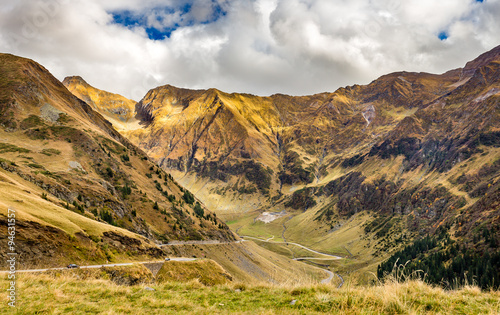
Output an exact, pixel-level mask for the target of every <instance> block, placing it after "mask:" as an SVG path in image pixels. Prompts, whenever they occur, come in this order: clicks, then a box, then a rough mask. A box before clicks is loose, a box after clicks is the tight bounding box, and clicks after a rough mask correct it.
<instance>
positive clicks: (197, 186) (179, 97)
mask: <svg viewBox="0 0 500 315" xmlns="http://www.w3.org/2000/svg"><path fill="white" fill-rule="evenodd" d="M458 76H459V72H457V71H455V72H451V73H447V74H445V75H441V76H436V75H427V74H411V73H397V74H392V75H388V76H386V77H382V78H381V79H379V80H377V81H375V82H374V83H372V84H371V85H369V86H366V87H360V86H354V87H351V88H346V89H340V90H338V91H337V92H335V93H323V94H318V95H313V96H304V97H291V96H287V95H273V96H271V97H258V96H253V95H245V94H227V93H223V92H221V91H218V90H215V89H211V90H207V91H193V90H186V89H178V88H175V87H172V86H163V87H159V88H156V89H153V90H151V91H150V92H149V93H148V94H147V95H146V96H145V97H144V98H143V99H142V100H141V101H140V102H139V103H138V104H137V107H136V113H137V118H138V119H140V120H141V121H142V123H143V124H144V125H146V127H145V128H140V129H132V130H128V131H125V132H124V133H123V134H124V135H126V136H127V137H128V138H129V139H130V140H131V141H132V142H134V143H136V144H137V145H139V146H140V147H141V148H143V149H144V150H146V151H147V152H148V154H149V155H150V156H152V157H153V158H154V159H155V160H157V161H158V162H159V165H160V166H162V167H164V168H167V169H169V170H170V171H172V173H173V175H174V176H175V178H176V179H177V180H179V181H181V183H183V184H184V185H186V186H187V187H190V188H191V189H192V190H193V191H195V192H196V195H197V196H198V197H199V198H200V199H201V200H203V201H204V202H205V203H206V204H207V205H209V206H210V207H211V208H213V209H215V210H216V211H219V212H220V211H222V210H234V205H235V204H236V205H238V208H239V209H240V210H241V211H245V210H253V209H259V208H266V207H270V206H272V204H274V203H275V201H277V200H280V198H281V196H282V194H283V193H284V194H287V193H288V192H289V191H292V190H294V189H297V187H301V186H303V185H304V184H311V183H315V182H318V181H319V180H321V179H322V178H324V177H325V175H326V174H327V172H326V169H327V168H328V167H329V166H331V165H332V164H334V163H336V162H337V161H338V160H339V158H342V157H345V156H346V155H348V154H349V153H351V152H352V153H353V154H354V153H355V152H358V151H359V149H360V148H363V147H366V146H368V145H370V144H371V143H372V142H373V141H374V140H375V139H377V138H379V137H383V136H384V135H386V134H387V133H388V132H389V131H390V130H391V127H392V126H394V125H395V124H397V123H398V122H399V121H401V120H402V119H403V118H404V117H406V116H408V115H410V114H412V113H413V112H414V111H416V110H417V108H418V106H422V104H423V103H426V102H428V101H431V100H433V99H435V98H437V97H438V96H439V95H442V94H443V93H446V92H448V91H450V90H451V89H452V88H451V87H449V85H450V84H452V83H454V82H455V81H456V80H457V79H458ZM380 91H384V93H380ZM242 195H243V196H244V195H246V196H245V197H244V198H242Z"/></svg>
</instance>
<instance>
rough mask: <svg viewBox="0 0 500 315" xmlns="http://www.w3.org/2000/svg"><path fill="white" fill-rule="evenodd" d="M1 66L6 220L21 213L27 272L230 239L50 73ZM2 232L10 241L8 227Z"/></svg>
mask: <svg viewBox="0 0 500 315" xmlns="http://www.w3.org/2000/svg"><path fill="white" fill-rule="evenodd" d="M0 61H1V62H0V124H1V126H2V128H0V185H1V186H2V188H3V189H2V190H1V192H0V195H1V197H2V198H0V206H1V209H0V220H1V221H2V222H6V217H7V212H8V209H9V208H11V209H14V210H16V211H17V215H16V220H17V221H16V224H17V227H18V235H17V236H16V240H17V243H16V246H17V247H16V250H17V251H18V253H19V254H21V255H23V257H24V256H26V259H24V260H23V262H24V263H25V264H26V265H33V264H36V263H37V261H38V263H39V262H40V261H43V262H50V263H51V264H53V265H57V264H59V263H64V262H68V261H71V260H76V261H86V260H91V261H106V260H113V259H114V258H115V256H116V255H122V254H127V255H152V256H154V257H157V256H159V255H161V251H160V250H159V249H158V248H157V247H156V245H154V244H153V242H166V241H168V240H186V239H190V240H192V239H194V240H201V239H219V240H232V239H234V236H233V234H232V233H231V232H230V231H229V229H228V228H227V227H226V225H225V224H224V223H223V222H222V221H221V220H219V219H218V218H217V217H216V215H214V214H212V213H211V212H210V211H209V210H208V209H207V208H206V207H205V206H204V205H203V204H200V202H199V201H198V200H196V199H195V198H194V196H193V195H192V194H191V193H190V192H189V191H188V190H186V189H184V188H183V187H181V186H180V185H179V184H178V183H177V182H176V181H175V180H174V179H173V178H172V177H171V176H170V175H169V174H167V173H166V172H165V171H164V170H162V169H160V168H159V167H157V166H156V165H155V164H154V163H152V162H151V161H150V160H149V158H148V157H147V156H146V155H145V153H144V152H143V151H142V150H140V149H138V148H137V147H135V146H134V145H133V144H131V143H130V142H129V141H128V140H126V139H125V138H123V137H122V136H121V135H120V134H119V133H118V132H117V131H116V130H115V129H114V128H113V127H112V125H111V124H110V123H109V122H108V121H106V120H105V119H104V118H103V117H102V116H101V115H100V114H99V113H97V112H95V111H93V110H92V108H91V107H90V106H89V105H88V104H86V103H84V102H83V101H81V100H79V99H78V98H76V97H75V96H74V95H72V94H71V93H70V92H69V91H68V90H67V89H66V88H65V87H64V86H63V85H62V83H61V82H59V81H58V80H57V79H55V78H54V77H53V76H52V75H51V74H50V73H49V72H48V71H47V70H46V69H44V68H43V67H42V66H40V65H39V64H37V63H36V62H34V61H31V60H28V59H24V58H19V57H16V56H12V55H7V54H1V55H0ZM0 229H1V230H2V231H3V233H1V234H0V235H1V236H0V240H1V241H2V242H6V236H7V233H6V229H7V226H6V224H2V225H1V227H0ZM127 230H128V231H130V232H128V231H127ZM0 250H1V252H2V254H4V253H5V250H6V248H5V247H3V246H2V247H1V249H0ZM137 258H139V257H137ZM2 264H3V263H2Z"/></svg>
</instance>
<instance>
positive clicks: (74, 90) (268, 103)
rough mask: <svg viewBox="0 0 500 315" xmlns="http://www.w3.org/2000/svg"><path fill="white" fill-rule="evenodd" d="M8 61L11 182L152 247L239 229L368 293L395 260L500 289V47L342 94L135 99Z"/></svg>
mask: <svg viewBox="0 0 500 315" xmlns="http://www.w3.org/2000/svg"><path fill="white" fill-rule="evenodd" d="M1 59H2V63H1V64H2V66H1V69H0V73H1V74H2V76H1V81H0V104H1V111H0V112H1V117H0V123H1V124H2V126H3V128H4V131H3V132H2V137H4V138H5V139H6V140H5V141H4V144H3V145H2V146H3V148H2V150H1V151H0V152H1V153H2V158H3V160H2V162H1V163H0V165H2V168H3V169H4V170H5V172H2V178H3V180H2V184H3V185H14V183H15V178H12V176H14V175H11V174H15V176H21V177H23V176H24V177H23V178H25V177H27V178H29V179H28V181H29V182H31V183H34V184H35V185H36V186H37V187H39V188H37V189H42V190H44V191H47V192H49V193H50V196H49V195H47V196H46V198H47V197H48V199H51V198H52V199H54V198H58V202H59V203H61V201H59V200H62V204H60V205H58V207H60V208H64V206H65V205H66V208H75V209H81V208H82V207H83V210H80V211H81V212H82V214H84V215H86V216H87V217H88V219H93V220H95V219H97V220H105V221H106V220H107V221H112V222H113V223H115V225H117V226H119V227H120V228H124V229H126V230H128V231H132V232H135V233H139V234H141V235H142V236H144V237H145V239H144V240H143V241H144V242H148V240H149V241H150V242H151V240H153V241H154V240H156V241H159V240H170V239H213V238H215V239H221V240H233V239H235V238H236V237H237V236H235V235H234V233H233V232H237V233H239V234H241V235H243V234H245V235H249V236H254V237H261V238H268V237H274V238H275V239H276V240H282V241H284V242H287V241H295V242H299V241H300V242H301V244H305V245H307V246H310V247H313V248H315V249H317V250H321V251H324V252H329V253H333V254H338V255H340V256H343V257H347V258H348V259H344V260H342V261H335V262H333V261H332V262H331V266H333V267H335V268H336V269H337V270H339V271H341V272H344V273H351V272H358V273H360V274H362V275H364V277H365V280H366V279H368V278H369V277H370V276H369V275H368V276H367V274H368V273H367V272H366V271H375V270H377V271H378V276H379V277H383V276H384V274H385V273H386V272H388V271H390V270H391V269H392V266H393V265H394V264H395V263H397V261H398V259H400V260H405V261H409V262H410V264H409V265H408V269H409V270H424V271H425V272H427V273H428V274H429V277H430V278H431V279H433V281H434V282H436V283H439V282H440V281H443V279H445V280H447V281H448V280H449V279H453V277H454V276H455V277H457V275H458V278H460V277H461V274H464V273H467V272H468V274H469V276H470V277H471V278H470V279H479V280H477V281H478V282H479V284H480V285H481V286H483V287H488V286H491V285H494V283H498V281H500V270H499V268H498V266H499V265H500V264H499V262H498V261H497V259H500V255H499V254H498V253H499V250H498V248H499V245H500V232H499V231H500V205H499V203H500V189H499V188H500V183H499V181H498V179H499V176H500V159H499V157H500V148H499V147H500V128H499V118H500V117H499V114H500V110H499V109H500V107H499V99H500V46H499V47H496V48H494V49H493V50H491V51H489V52H486V53H484V54H483V55H481V56H479V57H478V58H476V59H474V60H473V61H470V62H468V63H467V64H466V65H465V66H464V67H463V68H459V69H454V70H450V71H448V72H446V73H443V74H439V75H437V74H429V73H412V72H397V73H391V74H388V75H384V76H382V77H380V78H378V79H376V80H374V81H373V82H371V83H370V84H368V85H363V86H361V85H354V86H350V87H344V88H339V89H338V90H336V91H335V92H333V93H330V92H325V93H321V94H315V95H309V96H289V95H282V94H276V95H271V96H267V97H262V96H255V95H250V94H241V93H225V92H222V91H219V90H217V89H208V90H191V89H183V88H177V87H174V86H171V85H165V86H160V87H157V88H154V89H152V90H150V91H149V92H148V93H147V94H146V95H145V96H144V97H143V98H142V99H141V100H140V101H139V102H135V101H132V100H129V99H126V98H125V97H123V96H120V95H117V94H113V93H109V92H106V91H102V90H99V89H97V88H95V87H92V86H91V85H89V84H88V83H87V82H85V80H84V79H83V78H81V77H68V78H66V79H64V81H63V82H62V83H61V82H59V81H58V80H56V79H55V78H54V77H52V76H51V75H50V74H49V73H48V71H46V70H45V69H44V68H43V67H41V66H40V65H38V64H36V63H35V62H33V61H30V60H27V59H22V58H18V57H14V56H11V55H1ZM19 143H22V144H23V145H22V146H21V145H20V144H19ZM36 146H38V148H41V147H43V148H44V149H42V150H40V149H32V147H36ZM45 147H46V149H45ZM26 150H27V151H26ZM43 150H46V151H45V153H44V151H43ZM47 150H48V151H47ZM57 152H59V153H57ZM28 153H30V154H31V155H29V154H28ZM29 157H32V159H30V158H29ZM45 161H46V164H44V163H42V162H45ZM50 163H52V164H50ZM68 168H69V169H70V170H68ZM34 173H36V174H35V175H33V174H34ZM30 176H31V177H30ZM16 179H17V177H16ZM47 187H49V188H48V189H47ZM18 189H19V191H20V192H22V191H23V188H22V187H21V186H19V188H18ZM42 190H40V192H41V191H42ZM46 201H47V200H45V201H43V203H45V202H46ZM13 202H14V201H13ZM37 202H38V201H37ZM39 202H42V201H39ZM64 203H66V204H64ZM19 208H22V206H21V205H19ZM26 213H27V214H30V215H34V214H33V213H32V212H29V211H28V210H26ZM263 213H267V214H265V215H269V213H271V216H272V217H273V219H272V220H271V222H270V223H264V222H262V221H259V220H258V218H259V217H261V216H262V215H263ZM38 219H40V218H38ZM42 220H46V221H47V222H50V221H49V220H48V219H42ZM223 221H224V222H225V223H224V222H223ZM226 223H227V225H229V227H230V228H231V229H232V230H233V232H231V231H230V230H229V229H228V227H227V225H226ZM85 233H86V232H85V231H84V232H82V234H83V235H86V234H85ZM123 233H125V232H123ZM89 237H90V236H89ZM144 246H145V245H144ZM274 250H275V251H278V252H281V253H283V252H285V251H286V250H285V246H282V247H280V248H278V249H276V248H274ZM292 256H293V255H292ZM460 259H461V260H460ZM412 268H413V269H412ZM471 268H472V269H474V270H472V269H471ZM480 270H481V271H480ZM362 277H363V276H362ZM466 277H467V276H466ZM483 278H484V279H483ZM470 279H469V278H467V279H465V280H470ZM495 281H496V282H495Z"/></svg>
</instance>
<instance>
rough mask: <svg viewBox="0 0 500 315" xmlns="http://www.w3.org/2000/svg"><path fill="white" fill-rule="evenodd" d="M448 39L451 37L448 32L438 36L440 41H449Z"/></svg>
mask: <svg viewBox="0 0 500 315" xmlns="http://www.w3.org/2000/svg"><path fill="white" fill-rule="evenodd" d="M448 37H450V36H449V35H448V33H447V32H445V31H443V32H441V33H439V34H438V38H439V39H440V40H446V39H448Z"/></svg>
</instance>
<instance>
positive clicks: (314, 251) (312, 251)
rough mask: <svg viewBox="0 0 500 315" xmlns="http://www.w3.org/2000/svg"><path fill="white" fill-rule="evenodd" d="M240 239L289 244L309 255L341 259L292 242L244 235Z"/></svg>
mask: <svg viewBox="0 0 500 315" xmlns="http://www.w3.org/2000/svg"><path fill="white" fill-rule="evenodd" d="M240 237H242V238H249V239H253V240H257V241H261V242H267V243H275V244H287V245H288V244H291V245H295V246H298V247H300V248H303V249H305V250H307V251H310V252H311V253H315V254H318V255H323V256H328V257H332V258H330V259H342V257H340V256H336V255H332V254H327V253H322V252H318V251H317V250H314V249H311V248H308V247H305V246H304V245H301V244H297V243H292V242H277V241H271V240H264V239H261V238H257V237H252V236H245V235H240Z"/></svg>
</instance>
